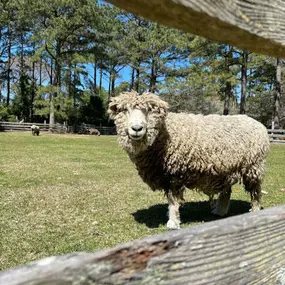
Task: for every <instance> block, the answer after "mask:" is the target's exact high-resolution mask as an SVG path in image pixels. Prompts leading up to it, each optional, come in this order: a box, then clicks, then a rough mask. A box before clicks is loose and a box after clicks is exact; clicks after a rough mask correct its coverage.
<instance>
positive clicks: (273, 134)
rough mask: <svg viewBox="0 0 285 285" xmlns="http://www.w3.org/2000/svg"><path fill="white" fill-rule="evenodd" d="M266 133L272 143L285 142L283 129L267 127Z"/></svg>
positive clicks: (284, 130)
mask: <svg viewBox="0 0 285 285" xmlns="http://www.w3.org/2000/svg"><path fill="white" fill-rule="evenodd" d="M268 135H269V138H270V141H271V142H272V143H284V144H285V129H269V130H268Z"/></svg>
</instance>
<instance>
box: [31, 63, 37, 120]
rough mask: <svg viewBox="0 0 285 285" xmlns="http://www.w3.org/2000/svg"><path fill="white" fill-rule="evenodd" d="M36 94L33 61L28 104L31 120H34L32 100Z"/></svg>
mask: <svg viewBox="0 0 285 285" xmlns="http://www.w3.org/2000/svg"><path fill="white" fill-rule="evenodd" d="M35 96H36V79H35V62H34V61H33V64H32V92H31V106H30V114H31V122H33V121H34V100H35Z"/></svg>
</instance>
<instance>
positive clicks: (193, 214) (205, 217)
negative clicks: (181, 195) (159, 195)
mask: <svg viewBox="0 0 285 285" xmlns="http://www.w3.org/2000/svg"><path fill="white" fill-rule="evenodd" d="M249 209H250V203H249V202H246V201H240V200H231V206H230V211H229V213H228V215H227V216H225V217H230V216H236V215H240V214H244V213H247V212H249ZM167 210H168V204H157V205H153V206H151V207H149V208H147V209H140V210H137V211H136V212H134V213H132V215H133V217H134V218H135V220H136V221H137V222H138V223H141V224H145V225H146V226H147V227H148V228H158V227H159V226H160V225H165V224H166V223H167V220H168V218H167ZM225 217H218V216H215V215H213V214H211V210H210V205H209V202H208V201H202V202H186V203H185V204H184V206H183V207H181V208H180V218H181V223H182V224H184V223H186V224H187V223H198V222H209V221H213V220H218V219H222V218H225Z"/></svg>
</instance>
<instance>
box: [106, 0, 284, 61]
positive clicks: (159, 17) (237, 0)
mask: <svg viewBox="0 0 285 285" xmlns="http://www.w3.org/2000/svg"><path fill="white" fill-rule="evenodd" d="M108 1H109V2H111V3H113V4H115V5H116V6H118V7H120V8H122V9H125V10H127V11H129V12H132V13H135V14H138V15H141V16H143V17H145V18H148V19H151V20H153V21H157V22H160V23H162V24H165V25H167V26H171V27H174V28H177V29H180V30H184V31H186V32H190V33H192V34H196V35H200V36H203V37H206V38H208V39H211V40H214V41H219V42H224V43H228V44H230V45H234V46H237V47H239V48H241V49H244V50H251V51H254V52H257V53H263V54H267V55H271V56H278V57H283V58H285V48H284V47H285V32H284V31H285V21H284V19H285V1H280V0H266V1H264V0H231V1H229V0H200V1H197V0H108Z"/></svg>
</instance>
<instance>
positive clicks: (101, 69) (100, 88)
mask: <svg viewBox="0 0 285 285" xmlns="http://www.w3.org/2000/svg"><path fill="white" fill-rule="evenodd" d="M102 79H103V68H102V66H101V68H100V80H99V95H100V96H101V91H102Z"/></svg>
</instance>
